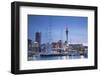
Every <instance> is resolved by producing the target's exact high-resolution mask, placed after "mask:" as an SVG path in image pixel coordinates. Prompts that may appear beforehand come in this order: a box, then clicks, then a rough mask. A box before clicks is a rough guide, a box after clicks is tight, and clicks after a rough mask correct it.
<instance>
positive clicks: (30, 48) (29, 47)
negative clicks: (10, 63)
mask: <svg viewBox="0 0 100 76" xmlns="http://www.w3.org/2000/svg"><path fill="white" fill-rule="evenodd" d="M28 50H32V40H30V39H28Z"/></svg>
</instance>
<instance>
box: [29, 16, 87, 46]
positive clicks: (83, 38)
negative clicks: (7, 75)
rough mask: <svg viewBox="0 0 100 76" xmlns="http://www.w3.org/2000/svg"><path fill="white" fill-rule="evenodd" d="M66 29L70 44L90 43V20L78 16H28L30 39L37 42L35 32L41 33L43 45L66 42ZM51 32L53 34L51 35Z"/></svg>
mask: <svg viewBox="0 0 100 76" xmlns="http://www.w3.org/2000/svg"><path fill="white" fill-rule="evenodd" d="M66 27H68V30H69V33H68V35H69V37H68V41H69V43H82V44H85V45H87V43H88V41H87V39H88V28H87V27H88V18H87V17H78V16H50V15H48V16H47V15H28V38H29V39H31V40H33V41H34V40H35V32H41V33H42V34H41V40H42V43H46V42H49V41H50V40H51V41H52V42H56V41H58V40H62V41H63V42H64V41H65V40H66V33H65V30H66ZM49 32H51V33H49Z"/></svg>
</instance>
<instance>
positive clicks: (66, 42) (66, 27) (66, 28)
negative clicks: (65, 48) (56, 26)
mask: <svg viewBox="0 0 100 76" xmlns="http://www.w3.org/2000/svg"><path fill="white" fill-rule="evenodd" d="M66 43H67V44H68V27H66Z"/></svg>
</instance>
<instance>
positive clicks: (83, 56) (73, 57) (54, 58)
mask: <svg viewBox="0 0 100 76" xmlns="http://www.w3.org/2000/svg"><path fill="white" fill-rule="evenodd" d="M82 58H88V57H87V55H85V54H84V55H79V54H78V53H74V54H71V55H64V56H58V55H57V56H49V55H46V56H45V55H44V56H35V55H33V56H31V57H28V60H29V61H32V60H67V59H82Z"/></svg>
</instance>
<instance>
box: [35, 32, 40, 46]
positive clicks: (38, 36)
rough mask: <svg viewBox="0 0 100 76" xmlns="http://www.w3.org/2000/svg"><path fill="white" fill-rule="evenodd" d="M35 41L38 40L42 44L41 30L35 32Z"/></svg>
mask: <svg viewBox="0 0 100 76" xmlns="http://www.w3.org/2000/svg"><path fill="white" fill-rule="evenodd" d="M35 41H36V42H38V44H39V46H40V45H41V32H36V33H35Z"/></svg>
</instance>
